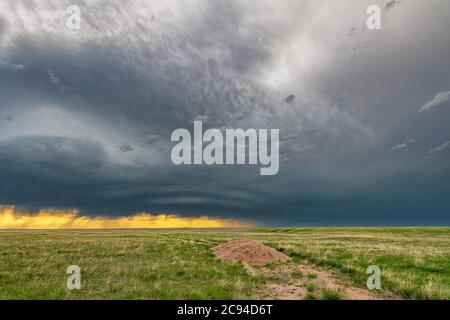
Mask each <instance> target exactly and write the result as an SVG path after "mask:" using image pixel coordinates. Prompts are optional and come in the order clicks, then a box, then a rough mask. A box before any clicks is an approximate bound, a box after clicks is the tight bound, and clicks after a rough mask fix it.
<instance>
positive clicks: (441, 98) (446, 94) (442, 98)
mask: <svg viewBox="0 0 450 320" xmlns="http://www.w3.org/2000/svg"><path fill="white" fill-rule="evenodd" d="M449 100H450V90H447V91H443V92H439V93H438V94H437V95H436V96H435V97H434V98H433V100H431V101H428V102H427V103H426V104H425V105H424V106H423V107H421V108H420V109H419V112H423V111H427V110H429V109H431V108H434V107H437V106H438V105H441V104H443V103H445V102H447V101H449Z"/></svg>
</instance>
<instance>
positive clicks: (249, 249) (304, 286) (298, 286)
mask: <svg viewBox="0 0 450 320" xmlns="http://www.w3.org/2000/svg"><path fill="white" fill-rule="evenodd" d="M213 251H214V254H215V255H216V257H217V258H218V259H220V260H223V261H232V262H242V263H243V264H244V267H245V268H246V270H247V272H249V273H250V274H261V275H262V276H263V277H264V279H265V282H266V284H265V286H264V288H263V289H262V290H261V291H260V292H258V294H257V296H258V298H260V299H277V300H303V299H329V298H330V297H329V296H328V298H327V296H326V294H325V292H336V293H337V294H335V295H334V296H335V297H336V296H338V297H339V299H349V300H382V299H401V297H399V296H396V295H394V294H391V293H389V292H383V295H381V294H377V293H375V292H373V291H369V290H368V289H367V288H365V287H358V286H356V285H355V283H353V282H352V281H350V280H348V279H342V278H340V277H336V276H335V275H334V274H332V273H331V271H330V270H328V269H323V268H318V267H316V266H314V265H312V264H310V263H306V262H302V263H294V262H292V261H291V260H292V259H291V258H290V257H288V256H287V255H285V254H284V253H281V252H279V251H277V250H275V249H273V248H270V247H268V246H266V245H264V244H262V243H260V242H258V241H255V240H252V239H248V238H243V239H235V240H231V241H229V242H227V243H225V244H221V245H219V246H216V247H214V248H213ZM283 262H287V263H283Z"/></svg>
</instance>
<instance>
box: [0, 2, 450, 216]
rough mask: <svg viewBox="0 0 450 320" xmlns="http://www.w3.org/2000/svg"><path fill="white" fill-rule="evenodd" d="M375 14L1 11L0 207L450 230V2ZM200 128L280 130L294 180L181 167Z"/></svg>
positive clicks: (243, 170)
mask: <svg viewBox="0 0 450 320" xmlns="http://www.w3.org/2000/svg"><path fill="white" fill-rule="evenodd" d="M372 2H373V1H346V2H342V3H339V2H336V3H334V2H333V3H327V4H323V3H318V2H317V1H306V0H305V1H289V0H286V1H283V2H282V3H281V2H280V3H278V2H273V1H258V2H256V1H255V2H253V3H236V2H229V1H220V2H219V1H216V2H211V1H201V0H191V1H186V2H179V1H168V2H163V1H152V2H148V1H132V2H131V3H130V4H129V5H127V6H125V5H123V3H122V2H121V1H71V2H69V1H50V0H47V1H44V0H41V1H36V2H25V1H4V2H2V4H1V5H0V8H1V11H0V96H1V98H2V101H1V106H0V108H1V109H0V133H1V135H2V138H1V140H0V174H1V177H2V185H1V193H0V204H15V205H19V206H25V207H30V208H39V207H47V206H51V207H61V208H79V209H82V210H83V211H84V212H86V213H90V214H96V213H102V214H115V215H116V214H129V213H134V212H137V211H148V212H151V213H154V212H158V211H166V212H174V213H179V214H189V215H201V214H207V215H211V216H229V217H233V218H252V219H255V220H259V221H262V222H266V223H271V224H289V223H304V224H328V223H329V224H358V223H371V224H389V223H395V224H415V223H417V224H420V223H426V224H433V223H448V222H449V217H448V215H446V214H445V213H443V212H445V209H446V208H447V209H448V208H449V207H450V202H449V200H447V197H445V196H444V194H445V193H446V192H448V191H449V182H448V177H449V168H448V165H446V163H448V159H449V153H448V152H449V149H448V148H446V147H444V145H445V143H446V141H449V140H450V127H449V126H448V123H447V122H448V121H447V119H448V116H449V115H450V108H445V106H446V103H447V104H448V102H446V101H443V99H441V98H439V97H442V95H441V96H439V97H438V99H437V100H439V101H437V102H439V105H440V106H442V107H434V106H436V105H437V104H436V103H437V102H436V101H435V100H436V97H437V96H436V94H437V93H439V92H441V93H444V95H445V92H448V90H450V64H449V63H448V57H449V56H450V41H449V38H448V35H447V34H446V32H443V30H448V29H449V27H450V5H449V4H448V2H446V1H435V2H434V3H433V4H430V3H429V2H414V1H406V0H405V1H402V2H401V5H398V4H399V2H398V1H391V2H389V3H386V1H375V2H377V3H378V4H379V5H380V7H385V8H386V9H390V8H393V7H394V6H395V7H396V8H395V10H385V11H386V16H384V17H383V28H382V30H381V31H376V32H370V31H368V30H366V29H365V18H366V15H365V12H366V10H365V9H366V8H367V6H368V5H369V4H372ZM69 4H77V5H79V6H80V7H81V10H82V11H81V12H82V27H81V30H67V29H66V28H65V27H64V24H65V19H66V17H67V15H66V14H65V12H66V11H65V9H66V7H67V6H68V5H69ZM397 5H398V6H397ZM325 9H326V10H325ZM18 12H22V13H23V14H21V15H18ZM269 12H270V14H268V13H269ZM18 17H20V18H18ZM411 17H414V19H411ZM348 30H351V37H349V36H348V34H349V31H348ZM355 48H357V50H354V49H355ZM292 97H293V98H292ZM288 98H289V99H288ZM433 98H434V99H433ZM444 100H445V99H444ZM433 101H435V102H433ZM427 105H428V106H433V108H431V107H429V108H426V109H427V112H418V110H419V109H421V108H423V107H424V106H427ZM7 116H10V117H11V120H9V121H4V120H6V118H5V117H7ZM2 119H3V120H2ZM194 120H202V121H203V122H204V126H205V127H207V128H208V127H210V128H240V127H242V128H280V129H281V149H280V153H281V157H282V159H281V160H282V166H281V168H280V173H279V174H278V175H277V176H274V177H261V176H259V171H258V169H257V168H253V167H235V168H233V167H210V168H205V167H175V166H173V165H172V164H171V161H170V149H171V146H172V144H171V143H170V134H171V132H172V131H173V130H174V129H176V128H191V127H192V123H193V121H194ZM431 150H439V151H436V152H431ZM389 190H390V191H391V192H389V193H388V191H389ZM418 190H427V191H426V196H424V197H420V195H419V192H418ZM425 211H427V216H426V217H427V219H425V220H424V214H423V212H425Z"/></svg>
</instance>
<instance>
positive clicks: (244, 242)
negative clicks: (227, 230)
mask: <svg viewBox="0 0 450 320" xmlns="http://www.w3.org/2000/svg"><path fill="white" fill-rule="evenodd" d="M213 251H214V254H215V255H216V257H217V258H218V259H220V260H225V261H235V262H241V261H242V262H247V263H248V264H250V265H254V266H265V265H267V264H269V263H271V262H282V261H288V260H290V259H291V258H289V257H288V256H287V255H285V254H283V253H281V252H278V251H277V250H275V249H272V248H270V247H268V246H265V245H263V244H262V243H260V242H258V241H255V240H252V239H236V240H231V241H229V242H227V243H225V244H221V245H219V246H217V247H214V248H213Z"/></svg>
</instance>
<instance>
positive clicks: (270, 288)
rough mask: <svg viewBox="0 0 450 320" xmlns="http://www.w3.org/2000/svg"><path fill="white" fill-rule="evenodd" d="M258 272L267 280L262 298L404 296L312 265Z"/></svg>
mask: <svg viewBox="0 0 450 320" xmlns="http://www.w3.org/2000/svg"><path fill="white" fill-rule="evenodd" d="M259 271H260V272H261V273H262V275H263V277H264V278H265V279H266V285H265V287H264V288H263V289H262V290H261V292H259V298H261V299H275V300H305V299H311V300H314V299H327V300H330V299H332V300H338V299H347V300H383V299H390V300H392V299H395V300H398V299H401V297H399V296H396V295H393V294H391V293H387V292H384V291H383V295H380V294H377V293H375V292H372V291H370V290H369V289H367V288H360V287H356V286H355V284H354V283H353V282H351V281H350V280H345V279H340V278H337V277H335V276H334V275H332V274H331V272H329V271H327V270H323V269H319V268H317V267H316V266H313V265H309V264H304V263H303V264H298V263H293V262H292V263H287V264H286V263H285V264H279V265H277V266H274V267H273V268H268V267H263V268H260V269H259Z"/></svg>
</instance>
